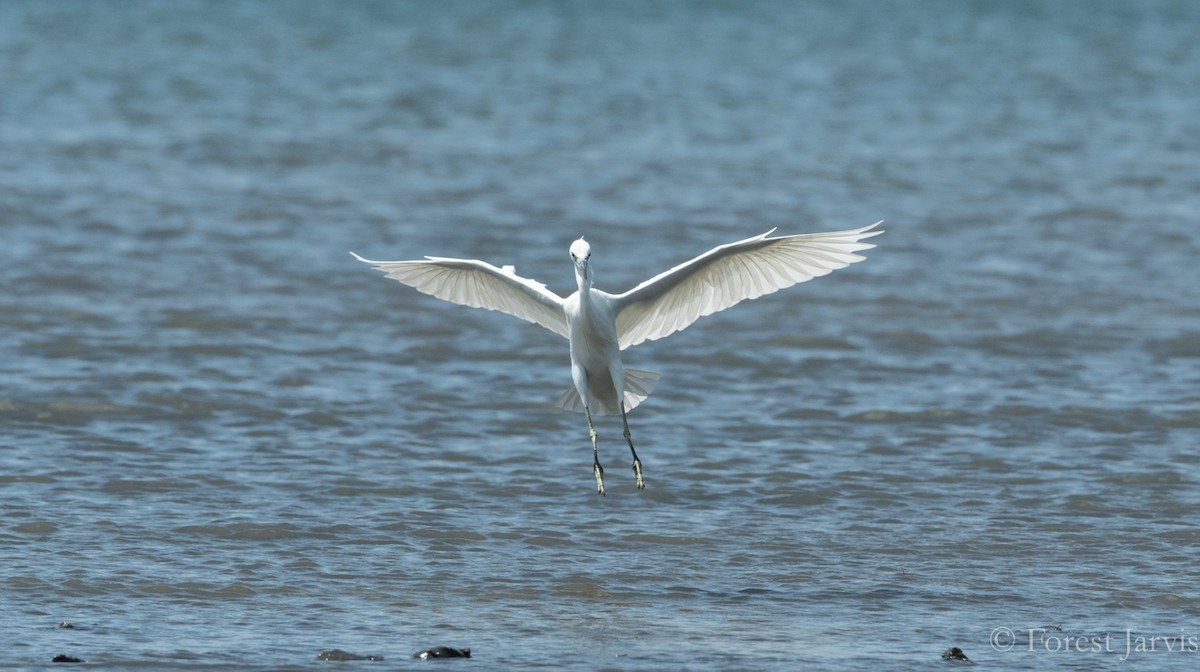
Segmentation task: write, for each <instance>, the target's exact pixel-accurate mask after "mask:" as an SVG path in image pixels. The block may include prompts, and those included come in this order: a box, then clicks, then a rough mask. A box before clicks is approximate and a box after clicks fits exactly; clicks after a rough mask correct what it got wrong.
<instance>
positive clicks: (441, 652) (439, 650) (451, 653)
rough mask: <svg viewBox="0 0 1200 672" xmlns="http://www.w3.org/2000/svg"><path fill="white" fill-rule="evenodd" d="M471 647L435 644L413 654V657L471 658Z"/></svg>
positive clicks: (426, 658)
mask: <svg viewBox="0 0 1200 672" xmlns="http://www.w3.org/2000/svg"><path fill="white" fill-rule="evenodd" d="M470 657H471V650H470V649H454V648H451V647H449V646H435V647H433V648H432V649H425V650H424V651H418V652H416V653H414V654H413V658H420V659H421V660H429V659H430V658H470Z"/></svg>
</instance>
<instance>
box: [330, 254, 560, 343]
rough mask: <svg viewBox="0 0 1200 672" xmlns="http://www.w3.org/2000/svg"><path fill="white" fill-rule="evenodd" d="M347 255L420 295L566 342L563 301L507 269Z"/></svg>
mask: <svg viewBox="0 0 1200 672" xmlns="http://www.w3.org/2000/svg"><path fill="white" fill-rule="evenodd" d="M350 254H352V255H354V258H355V259H358V260H359V261H361V262H363V263H365V264H370V265H372V266H374V267H375V268H376V269H378V270H380V271H383V272H384V273H386V274H387V277H389V278H391V279H393V280H396V281H398V282H401V283H404V284H406V285H408V286H409V287H412V288H413V289H415V290H417V291H418V292H421V293H422V294H428V295H430V296H433V297H436V298H439V299H442V300H443V301H449V302H450V303H457V304H459V305H462V306H470V307H471V308H483V309H485V310H495V311H499V312H501V313H506V314H508V315H512V316H514V317H519V318H521V319H522V320H525V321H527V322H533V323H534V324H538V325H541V326H543V327H545V328H547V329H549V330H550V331H553V332H554V333H556V334H558V335H559V336H562V337H563V338H568V331H567V317H566V313H565V312H564V311H563V300H562V298H561V297H559V296H558V295H557V294H555V293H554V292H551V291H550V290H548V289H546V286H545V285H543V284H542V283H540V282H537V281H535V280H530V279H529V278H522V277H521V276H519V275H517V274H516V273H514V272H512V271H511V270H509V269H507V268H505V269H501V268H497V267H495V266H493V265H491V264H489V263H487V262H483V261H478V260H475V259H451V258H448V257H425V258H424V259H422V260H415V261H373V260H371V259H363V258H362V257H360V256H358V255H357V254H354V253H353V252H351V253H350Z"/></svg>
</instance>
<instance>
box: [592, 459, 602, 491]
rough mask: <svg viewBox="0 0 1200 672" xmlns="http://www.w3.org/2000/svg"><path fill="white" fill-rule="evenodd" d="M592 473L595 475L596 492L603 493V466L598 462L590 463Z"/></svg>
mask: <svg viewBox="0 0 1200 672" xmlns="http://www.w3.org/2000/svg"><path fill="white" fill-rule="evenodd" d="M592 473H594V474H595V475H596V492H598V493H600V494H601V495H603V494H604V467H602V466H600V463H598V462H597V463H596V464H594V465H592Z"/></svg>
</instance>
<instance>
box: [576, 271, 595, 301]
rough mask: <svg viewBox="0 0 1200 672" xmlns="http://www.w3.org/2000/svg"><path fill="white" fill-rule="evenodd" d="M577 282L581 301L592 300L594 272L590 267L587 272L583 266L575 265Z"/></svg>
mask: <svg viewBox="0 0 1200 672" xmlns="http://www.w3.org/2000/svg"><path fill="white" fill-rule="evenodd" d="M584 268H587V267H584ZM575 284H576V286H578V287H579V301H580V303H583V302H584V301H589V300H591V293H592V292H591V290H592V273H591V269H590V268H588V269H587V271H586V272H585V271H584V269H583V268H580V267H578V266H576V267H575Z"/></svg>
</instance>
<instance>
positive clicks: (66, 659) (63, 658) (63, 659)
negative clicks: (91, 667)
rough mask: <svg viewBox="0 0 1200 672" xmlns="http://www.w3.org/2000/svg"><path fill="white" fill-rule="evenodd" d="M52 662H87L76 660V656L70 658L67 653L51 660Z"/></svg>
mask: <svg viewBox="0 0 1200 672" xmlns="http://www.w3.org/2000/svg"><path fill="white" fill-rule="evenodd" d="M50 662H52V663H86V662H87V661H86V660H84V659H82V658H76V657H75V656H68V655H67V654H65V653H60V654H58V655H57V656H55V657H53V658H51V659H50Z"/></svg>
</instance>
